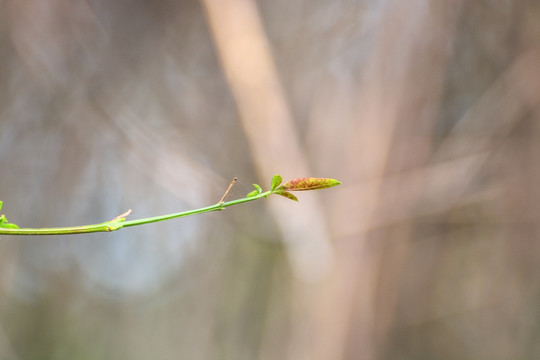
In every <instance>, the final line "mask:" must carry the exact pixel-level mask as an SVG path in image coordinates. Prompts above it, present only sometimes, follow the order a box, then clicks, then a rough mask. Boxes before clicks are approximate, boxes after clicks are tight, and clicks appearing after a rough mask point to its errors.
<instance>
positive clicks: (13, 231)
mask: <svg viewBox="0 0 540 360" xmlns="http://www.w3.org/2000/svg"><path fill="white" fill-rule="evenodd" d="M235 182H236V179H234V180H233V182H231V184H230V185H229V188H228V189H227V191H225V194H223V196H222V198H221V200H220V201H219V202H217V203H215V204H214V205H210V206H207V207H203V208H199V209H194V210H189V211H183V212H179V213H174V214H167V215H161V216H155V217H149V218H143V219H138V220H129V221H126V216H127V215H129V214H130V213H131V210H128V211H126V212H125V213H123V214H120V215H118V216H117V217H115V218H113V219H112V220H109V221H105V222H102V223H99V224H92V225H80V226H68V227H54V228H19V227H18V226H17V225H15V224H12V223H10V222H8V221H7V219H6V217H5V215H1V216H0V235H69V234H85V233H93V232H109V231H115V230H119V229H121V228H123V227H129V226H138V225H144V224H150V223H155V222H159V221H165V220H170V219H176V218H180V217H184V216H190V215H196V214H202V213H207V212H212V211H220V210H223V209H225V208H228V207H229V206H233V205H238V204H243V203H246V202H250V201H255V200H258V199H261V198H267V197H268V196H269V195H272V194H275V195H281V196H284V197H286V198H288V199H291V200H295V201H298V199H297V198H296V196H294V195H293V194H291V193H290V191H300V190H316V189H325V188H328V187H332V186H336V185H339V184H340V182H339V181H337V180H334V179H328V178H299V179H294V180H290V181H287V182H285V183H284V184H283V185H281V186H280V184H281V176H279V175H275V176H274V177H273V178H272V185H271V189H270V190H268V191H265V192H263V191H262V189H261V187H260V186H259V185H257V184H253V186H254V188H255V190H253V191H252V192H250V193H249V194H247V195H246V197H244V198H241V199H236V200H231V201H227V202H224V200H225V197H226V196H227V194H228V193H229V190H230V189H231V187H232V186H233V184H234V183H235ZM1 209H2V202H1V201H0V210H1Z"/></svg>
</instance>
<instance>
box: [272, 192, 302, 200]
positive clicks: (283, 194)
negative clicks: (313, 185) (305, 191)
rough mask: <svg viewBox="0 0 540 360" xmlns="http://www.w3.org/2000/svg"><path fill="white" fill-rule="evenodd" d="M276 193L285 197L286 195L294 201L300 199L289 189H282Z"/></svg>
mask: <svg viewBox="0 0 540 360" xmlns="http://www.w3.org/2000/svg"><path fill="white" fill-rule="evenodd" d="M276 194H277V195H281V196H284V197H286V198H287V199H291V200H294V201H298V198H297V197H296V196H294V195H293V194H291V193H290V192H287V191H280V192H277V193H276Z"/></svg>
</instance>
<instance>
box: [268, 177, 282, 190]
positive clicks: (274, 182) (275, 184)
mask: <svg viewBox="0 0 540 360" xmlns="http://www.w3.org/2000/svg"><path fill="white" fill-rule="evenodd" d="M281 181H282V179H281V176H279V175H274V177H273V178H272V186H271V187H270V191H274V190H275V189H276V188H277V187H278V186H279V184H281Z"/></svg>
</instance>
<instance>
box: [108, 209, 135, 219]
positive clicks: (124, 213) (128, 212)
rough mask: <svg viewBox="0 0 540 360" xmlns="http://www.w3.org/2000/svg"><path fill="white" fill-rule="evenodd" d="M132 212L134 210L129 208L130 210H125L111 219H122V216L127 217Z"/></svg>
mask: <svg viewBox="0 0 540 360" xmlns="http://www.w3.org/2000/svg"><path fill="white" fill-rule="evenodd" d="M131 213H132V211H131V209H129V210H128V211H125V212H123V213H121V214H120V215H118V216H115V217H114V218H112V219H111V221H116V220H120V219H121V218H123V217H126V216H128V215H129V214H131Z"/></svg>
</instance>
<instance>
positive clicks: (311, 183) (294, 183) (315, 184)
mask: <svg viewBox="0 0 540 360" xmlns="http://www.w3.org/2000/svg"><path fill="white" fill-rule="evenodd" d="M339 184H341V182H339V181H337V180H334V179H329V178H308V177H304V178H297V179H293V180H289V181H287V182H286V183H284V184H283V185H282V186H281V189H283V190H289V191H303V190H319V189H326V188H329V187H332V186H336V185H339Z"/></svg>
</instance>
